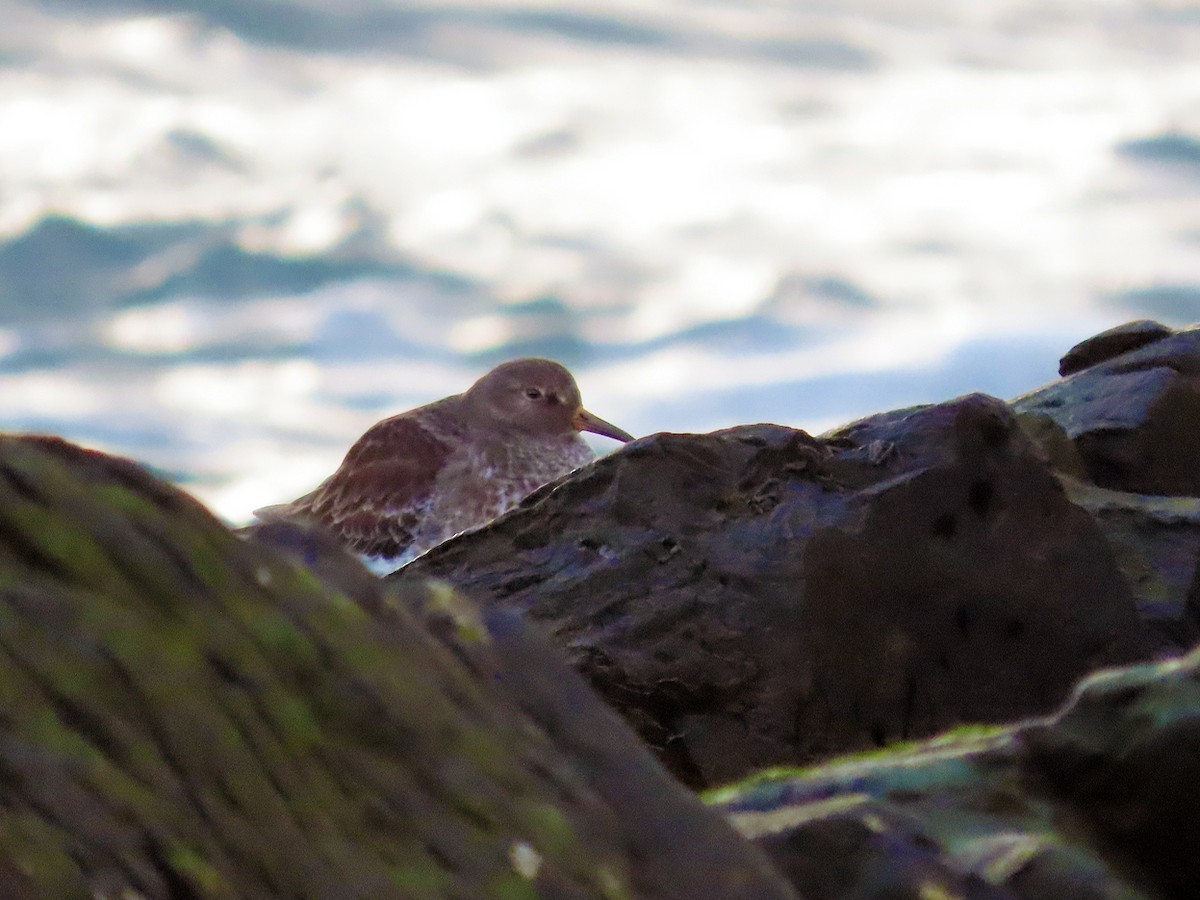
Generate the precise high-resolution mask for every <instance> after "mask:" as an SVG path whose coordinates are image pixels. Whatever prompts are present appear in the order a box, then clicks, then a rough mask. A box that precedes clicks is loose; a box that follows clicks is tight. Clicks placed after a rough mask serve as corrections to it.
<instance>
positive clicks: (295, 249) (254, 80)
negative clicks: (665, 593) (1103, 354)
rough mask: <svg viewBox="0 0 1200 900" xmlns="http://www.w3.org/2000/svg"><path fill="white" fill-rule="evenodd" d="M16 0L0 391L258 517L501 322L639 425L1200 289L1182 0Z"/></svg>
mask: <svg viewBox="0 0 1200 900" xmlns="http://www.w3.org/2000/svg"><path fill="white" fill-rule="evenodd" d="M0 21H4V22H5V23H6V24H5V27H4V29H3V30H0V173H3V178H2V179H0V427H3V428H4V429H6V430H36V431H50V432H54V433H58V434H63V435H65V436H67V437H70V438H72V439H75V440H78V441H81V442H83V443H86V444H88V445H91V446H96V447H101V448H103V449H106V450H110V451H114V452H118V453H122V454H125V455H130V456H133V457H136V458H138V459H140V460H143V461H145V462H146V463H148V464H150V465H152V466H153V467H155V468H156V469H158V470H159V471H161V472H163V473H164V474H166V475H167V476H168V477H171V478H173V479H175V480H177V481H179V482H180V483H182V484H184V485H185V486H186V487H187V488H188V489H189V490H191V491H193V492H194V493H196V494H197V495H198V496H200V497H201V498H202V499H204V500H205V501H206V502H208V503H210V504H211V505H212V506H213V508H214V509H215V510H216V511H218V512H219V513H220V514H222V515H223V516H225V517H227V518H229V519H231V520H234V521H239V520H242V519H244V518H245V517H246V515H247V514H248V512H249V510H250V509H252V508H254V507H255V506H258V505H262V504H266V503H271V502H279V501H283V500H287V499H291V498H292V497H294V496H296V495H298V494H300V493H302V492H304V491H305V490H307V489H309V488H311V487H312V486H313V485H314V484H315V483H316V482H317V481H319V480H320V479H321V478H322V477H324V476H325V475H327V474H328V473H329V472H330V471H332V469H333V468H334V466H336V464H337V462H338V461H339V459H340V457H341V455H342V453H343V452H344V451H345V449H346V448H347V447H348V446H349V444H350V442H351V441H352V440H353V439H354V438H355V437H357V435H358V434H360V433H361V432H362V431H363V430H364V429H365V428H366V427H367V426H368V425H370V424H371V423H372V422H373V421H375V420H376V419H378V418H381V417H383V416H385V415H388V414H390V413H393V412H397V411H400V410H403V409H406V408H409V407H411V406H414V405H417V404H419V403H422V402H426V401H428V400H431V399H435V398H437V397H440V396H443V395H445V394H448V393H453V392H455V391H458V390H462V389H463V388H464V387H466V385H467V384H469V383H470V381H472V380H473V379H474V378H475V377H477V376H478V375H479V374H481V373H482V372H483V371H485V370H486V369H487V368H489V367H490V366H491V365H493V364H494V363H495V362H498V361H500V360H502V359H506V358H510V357H513V356H518V355H525V354H538V355H547V356H552V357H554V358H557V359H560V360H562V361H563V362H564V363H566V364H567V365H568V366H570V367H571V368H572V370H573V371H574V372H575V373H576V375H577V377H578V379H579V381H580V384H581V386H582V388H583V391H584V397H585V400H586V402H587V404H588V406H589V408H591V409H593V410H594V411H595V412H596V413H598V414H599V415H601V416H604V417H605V418H608V419H610V420H612V421H614V422H616V423H617V424H619V425H621V426H622V427H624V428H626V429H628V430H630V431H633V432H634V433H639V434H640V433H648V432H652V431H660V430H677V431H702V430H709V429H712V428H718V427H723V426H727V425H732V424H737V423H741V422H751V421H774V422H780V423H783V424H788V425H793V426H797V427H802V428H806V429H808V430H810V431H813V432H819V431H821V430H823V429H825V428H827V427H830V426H832V425H835V424H838V423H841V422H844V421H848V420H850V419H852V418H854V417H856V416H859V415H863V414H866V413H869V412H873V411H877V410H882V409H887V408H891V407H895V406H901V405H907V404H911V403H919V402H931V401H937V400H942V399H946V398H948V397H951V396H955V395H958V394H962V393H965V392H968V391H975V390H979V391H985V392H988V393H992V394H996V395H998V396H1002V397H1010V396H1013V395H1015V394H1017V393H1019V392H1021V391H1024V390H1027V389H1030V388H1032V387H1035V386H1036V385H1038V384H1041V383H1043V382H1046V381H1048V380H1050V379H1052V378H1054V377H1055V372H1056V368H1057V360H1058V357H1059V356H1060V355H1061V353H1062V352H1063V351H1065V350H1066V349H1067V348H1068V347H1069V346H1070V345H1071V344H1072V343H1074V342H1075V341H1077V340H1079V339H1081V338H1083V337H1085V336H1087V335H1089V334H1091V333H1094V332H1096V331H1098V330H1101V329H1103V328H1106V327H1109V326H1111V325H1113V324H1116V323H1118V322H1120V321H1124V320H1126V319H1129V318H1135V317H1141V316H1150V317H1154V318H1158V319H1159V320H1161V321H1164V322H1166V323H1168V324H1174V325H1181V324H1186V323H1188V322H1192V321H1195V320H1197V319H1200V202H1198V201H1200V62H1198V61H1200V10H1198V9H1197V8H1196V7H1195V6H1194V5H1192V4H1189V3H1185V2H1165V0H1164V2H1157V3H1133V2H1120V0H1106V2H1103V3H1097V2H1095V0H1061V2H1045V0H990V2H978V3H973V4H962V3H956V2H951V0H925V2H910V3H906V4H904V5H903V8H902V9H901V7H898V6H896V5H895V4H891V3H883V2H876V0H841V2H838V3H836V4H834V3H803V4H800V3H785V2H742V3H739V4H725V3H708V2H702V0H660V2H654V3H644V2H642V3H637V4H634V3H619V2H618V3H614V4H609V5H607V6H606V7H604V8H603V9H599V10H598V9H597V8H596V7H595V6H594V5H593V4H586V5H585V4H584V3H582V2H566V3H557V4H555V5H553V6H547V5H542V4H537V3H532V2H526V3H521V2H514V3H504V4H502V3H496V2H477V3H471V4H469V5H464V6H454V7H449V6H446V5H444V4H430V5H416V4H401V3H394V2H384V0H356V2H343V3H339V4H336V5H333V4H325V3H317V2H301V0H293V2H265V0H258V2H251V0H240V2H237V3H233V2H228V3H226V2H210V3H184V2H170V0H42V2H35V0H0ZM604 443H606V442H598V444H597V446H598V447H602V446H603V444H604Z"/></svg>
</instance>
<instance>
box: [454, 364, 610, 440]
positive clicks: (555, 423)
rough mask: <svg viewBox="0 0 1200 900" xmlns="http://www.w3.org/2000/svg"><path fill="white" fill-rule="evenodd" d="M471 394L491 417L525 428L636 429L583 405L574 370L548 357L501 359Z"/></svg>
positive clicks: (553, 430) (603, 432)
mask: <svg viewBox="0 0 1200 900" xmlns="http://www.w3.org/2000/svg"><path fill="white" fill-rule="evenodd" d="M466 400H467V402H468V403H470V404H471V405H472V407H474V408H475V409H477V410H479V411H480V413H481V414H482V415H484V416H486V417H487V418H489V419H491V420H492V421H496V422H501V423H503V424H504V425H505V426H506V427H508V428H513V429H516V430H518V431H522V432H525V433H526V434H537V435H552V434H570V433H571V432H573V431H590V432H593V433H594V434H601V435H604V436H605V437H610V438H614V439H615V440H618V441H631V440H633V435H631V434H628V433H627V432H625V431H622V430H621V429H620V428H618V427H617V426H616V425H612V424H610V423H609V422H605V421H604V420H603V419H601V418H600V417H599V416H594V415H592V414H591V413H590V412H588V411H587V410H586V409H584V408H583V402H582V401H581V400H580V397H579V388H578V387H577V386H576V384H575V379H574V378H572V377H571V373H570V372H568V371H567V370H566V369H564V368H563V367H562V366H561V365H559V364H558V363H556V362H554V361H552V360H549V359H514V360H512V361H511V362H506V363H501V364H500V365H498V366H496V368H494V369H492V371H490V372H488V373H487V374H486V375H484V376H483V377H482V378H480V379H479V380H478V381H477V382H475V383H474V384H473V385H471V387H470V389H469V390H468V391H467V393H466Z"/></svg>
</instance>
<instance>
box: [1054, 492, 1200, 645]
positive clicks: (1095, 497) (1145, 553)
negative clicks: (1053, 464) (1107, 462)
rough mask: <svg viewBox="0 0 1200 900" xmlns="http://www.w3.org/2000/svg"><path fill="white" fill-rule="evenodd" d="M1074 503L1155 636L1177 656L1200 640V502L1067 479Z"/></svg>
mask: <svg viewBox="0 0 1200 900" xmlns="http://www.w3.org/2000/svg"><path fill="white" fill-rule="evenodd" d="M1062 481H1063V486H1064V487H1065V488H1066V491H1067V496H1068V497H1070V498H1071V502H1073V503H1074V504H1076V505H1077V506H1079V507H1081V508H1083V509H1085V510H1087V511H1088V513H1090V514H1091V516H1092V518H1093V519H1095V520H1096V524H1097V525H1099V526H1100V531H1101V532H1102V533H1103V534H1104V537H1105V540H1107V541H1108V545H1109V546H1110V547H1111V548H1112V551H1113V558H1114V560H1115V561H1116V564H1117V568H1118V569H1119V570H1120V572H1121V576H1122V578H1123V579H1124V581H1125V583H1126V584H1127V585H1128V586H1129V589H1130V590H1131V591H1132V593H1133V599H1134V602H1135V603H1136V604H1137V608H1138V615H1139V616H1140V617H1141V619H1142V621H1143V622H1145V623H1146V625H1148V626H1149V627H1150V630H1151V631H1152V632H1153V633H1154V634H1155V635H1156V637H1157V640H1158V644H1159V650H1160V651H1162V652H1165V653H1174V652H1179V651H1181V650H1186V649H1187V648H1190V647H1192V646H1194V645H1195V644H1196V643H1197V642H1200V603H1198V602H1197V599H1196V588H1195V585H1196V583H1197V578H1200V565H1198V561H1200V499H1197V498H1194V497H1155V496H1146V495H1143V494H1127V493H1123V492H1121V491H1110V490H1107V489H1106V488H1100V487H1096V486H1095V485H1093V484H1090V483H1087V482H1081V481H1078V480H1075V479H1072V478H1063V479H1062Z"/></svg>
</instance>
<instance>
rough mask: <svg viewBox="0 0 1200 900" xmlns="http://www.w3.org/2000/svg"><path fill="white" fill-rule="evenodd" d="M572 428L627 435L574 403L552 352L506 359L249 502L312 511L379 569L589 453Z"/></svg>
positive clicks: (479, 518)
mask: <svg viewBox="0 0 1200 900" xmlns="http://www.w3.org/2000/svg"><path fill="white" fill-rule="evenodd" d="M581 431H590V432H593V433H594V434H600V435H604V436H605V437H610V438H614V439H615V440H618V441H630V440H633V436H632V435H630V434H628V433H626V432H624V431H622V430H621V429H620V428H617V427H616V426H615V425H611V424H609V423H608V422H605V421H604V420H603V419H601V418H598V417H597V416H594V415H592V414H591V413H589V412H588V411H587V410H585V409H584V408H583V404H582V402H581V401H580V397H579V388H578V387H577V386H576V384H575V379H574V378H572V377H571V373H570V372H568V371H567V370H566V369H565V368H563V367H562V366H561V365H559V364H558V363H556V362H552V361H551V360H548V359H517V360H512V361H511V362H506V363H502V364H501V365H499V366H497V367H496V368H494V369H492V371H490V372H488V373H487V374H486V375H484V376H483V377H482V378H480V379H479V380H478V381H476V382H475V383H474V384H473V385H471V387H470V388H469V389H468V390H467V391H466V392H465V393H462V394H455V395H454V396H452V397H447V398H445V399H444V400H438V401H437V402H435V403H430V404H429V405H428V406H422V407H419V408H417V409H414V410H410V411H409V412H406V413H401V414H400V415H397V416H392V417H391V418H389V419H384V420H383V421H382V422H378V423H376V424H375V425H374V426H372V427H371V428H370V429H369V430H368V431H367V432H366V434H364V435H363V436H362V437H361V438H359V439H358V440H357V441H356V442H355V444H354V446H352V447H351V448H350V451H349V452H348V453H347V454H346V458H345V459H344V460H342V464H341V465H340V466H339V467H338V470H337V471H336V472H334V473H333V474H332V475H331V476H329V478H327V479H325V481H323V482H322V483H321V485H320V486H319V487H317V489H316V490H314V491H312V492H311V493H308V494H305V495H304V496H303V497H300V498H299V499H297V500H293V501H292V502H291V503H283V504H280V505H277V506H267V507H264V508H262V509H259V510H255V513H254V514H255V516H257V517H258V518H259V520H261V521H262V522H271V521H279V520H306V521H310V522H316V523H317V524H319V525H321V526H323V527H325V528H326V529H328V530H329V531H330V532H332V533H333V535H334V536H335V537H336V538H338V539H339V540H340V541H341V543H342V544H343V545H344V546H345V547H347V548H348V549H349V550H351V551H353V552H354V553H356V554H357V555H358V556H359V558H360V559H362V560H363V561H364V562H365V563H366V564H367V566H368V567H369V568H370V569H371V570H372V571H373V572H375V573H377V574H386V573H388V572H391V571H394V570H395V569H397V568H399V567H400V566H402V565H404V564H405V563H407V562H409V561H410V560H411V559H413V558H414V557H416V556H417V555H419V554H421V553H424V552H425V551H426V550H428V549H429V548H430V547H433V546H435V545H436V544H440V543H441V542H442V541H444V540H446V539H447V538H449V537H452V536H454V535H456V534H458V533H460V532H462V531H466V530H468V529H471V528H475V527H478V526H480V525H483V524H484V523H485V522H488V521H490V520H492V519H494V518H495V517H496V516H498V515H500V514H501V513H503V512H505V511H506V510H508V509H511V508H512V507H513V506H515V505H516V504H517V503H518V502H519V501H520V500H521V499H522V498H524V497H526V496H527V495H528V494H529V493H531V492H532V491H533V490H535V489H536V488H538V487H541V486H542V485H543V484H546V483H548V482H550V481H553V480H555V479H557V478H561V477H562V476H563V475H566V474H567V473H568V472H570V471H572V470H573V469H576V468H578V467H579V466H582V465H584V464H585V463H587V462H590V461H591V460H592V459H593V458H594V454H593V453H592V450H591V448H590V447H588V445H587V443H586V442H585V441H584V440H583V438H582V437H581V436H580V434H579V432H581Z"/></svg>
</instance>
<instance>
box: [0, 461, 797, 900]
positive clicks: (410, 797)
mask: <svg viewBox="0 0 1200 900" xmlns="http://www.w3.org/2000/svg"><path fill="white" fill-rule="evenodd" d="M264 543H266V544H270V545H272V546H264ZM0 673H2V678H0V723H2V726H0V896H3V897H5V898H25V897H29V898H34V897H37V898H51V897H53V898H74V897H80V898H83V897H92V898H118V897H145V898H201V897H296V898H310V897H311V898H339V900H340V898H352V897H379V898H383V897H414V898H428V897H472V898H475V897H478V898H488V897H495V898H533V897H547V898H608V900H616V898H632V897H639V898H640V897H650V898H655V897H662V898H667V897H671V898H679V900H690V898H695V897H704V896H720V897H735V898H736V897H741V898H747V900H750V898H760V897H778V898H785V897H791V896H794V894H793V892H792V890H791V889H790V888H789V887H788V885H787V884H786V882H784V881H783V880H782V879H781V878H780V876H779V875H778V874H777V873H776V872H775V871H774V870H773V869H772V868H771V867H770V865H769V864H768V863H767V862H766V860H765V858H764V857H763V856H762V855H761V854H760V853H759V852H758V851H757V850H755V849H754V848H753V847H752V846H750V844H748V843H747V842H746V841H744V840H743V839H742V838H740V837H739V836H738V835H737V834H736V833H735V832H734V831H733V830H732V828H730V827H729V825H728V824H727V823H726V822H725V821H723V820H722V819H721V818H720V817H719V816H718V815H717V814H715V813H713V812H710V811H708V810H706V809H705V808H703V806H701V804H700V803H699V801H697V800H696V798H694V797H693V796H692V795H690V794H689V793H687V792H686V791H685V790H684V789H683V788H681V787H680V786H679V785H678V784H677V783H676V782H674V780H672V779H671V778H670V777H669V776H668V775H667V774H666V773H665V772H664V771H663V770H662V769H661V767H660V766H659V765H658V764H657V763H656V762H655V761H654V760H653V758H652V757H651V756H650V754H649V753H648V752H647V751H646V750H645V749H644V748H643V747H642V746H641V745H640V744H639V743H638V741H637V740H636V738H635V737H634V736H633V734H632V733H631V732H630V731H629V730H628V729H627V728H626V727H625V726H624V725H623V723H622V722H621V721H620V719H619V718H618V717H617V716H616V715H615V714H614V713H612V712H611V711H610V710H609V709H608V708H607V707H606V706H605V705H604V704H603V703H601V702H600V701H599V700H598V699H597V698H596V697H595V696H594V695H593V694H592V693H591V692H590V690H588V688H587V687H586V685H585V684H584V683H583V681H582V680H581V679H580V678H579V677H578V676H577V675H575V674H574V673H573V672H571V671H570V670H569V669H568V668H567V667H566V666H565V665H563V664H562V663H560V662H558V661H556V659H555V658H554V654H553V652H552V651H550V650H549V649H547V648H546V647H545V646H543V645H542V644H541V642H540V641H539V640H538V639H536V637H534V636H533V635H531V634H530V633H529V631H528V629H527V628H526V627H525V626H524V625H523V624H522V623H521V622H520V620H519V619H518V618H517V617H515V616H513V615H511V614H506V613H504V612H503V611H490V612H486V613H480V611H479V610H478V609H477V608H476V607H474V606H472V605H471V604H470V603H468V602H466V601H465V600H463V598H461V597H459V596H458V595H457V594H455V592H454V591H453V590H452V589H451V588H449V587H448V586H446V585H444V584H442V585H439V584H428V583H422V584H410V585H406V586H405V587H403V588H402V589H399V590H398V591H397V590H386V589H385V588H384V587H383V586H382V585H381V583H380V582H378V581H377V580H376V579H374V578H373V577H371V576H370V575H369V574H368V573H367V572H366V570H365V569H363V568H362V567H361V566H359V565H358V564H357V563H356V562H354V561H353V560H351V559H350V558H349V557H347V556H345V555H344V554H342V553H341V552H340V551H338V550H337V549H335V548H333V547H332V545H331V544H330V543H329V542H328V541H327V540H326V539H325V538H324V537H322V536H321V535H317V534H312V533H308V532H305V531H303V530H300V529H297V528H295V527H294V526H278V527H272V528H268V529H264V531H263V532H262V534H261V536H260V537H259V538H257V539H255V540H253V541H246V540H242V539H239V538H238V537H237V536H235V535H234V534H233V533H231V532H230V531H229V530H228V529H227V528H225V527H224V526H222V525H221V524H220V523H219V522H217V521H216V520H215V519H214V518H213V517H212V516H210V515H209V514H208V513H207V512H206V511H205V510H204V509H202V508H201V507H200V506H199V505H198V504H197V503H195V502H194V501H193V500H191V499H190V498H188V497H187V496H186V495H184V494H182V493H181V492H179V491H177V490H175V489H173V488H170V487H168V486H167V485H164V484H163V483H161V482H159V481H157V480H155V479H153V478H151V477H150V476H149V475H147V474H146V473H145V472H144V471H143V470H141V469H140V468H138V467H136V466H135V465H133V464H131V463H128V462H125V461H122V460H118V459H114V458H111V457H108V456H104V455H101V454H97V453H91V452H87V451H84V450H81V449H80V448H78V447H75V446H72V445H69V444H66V443H63V442H61V441H56V440H53V439H29V438H25V439H23V438H12V437H0Z"/></svg>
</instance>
